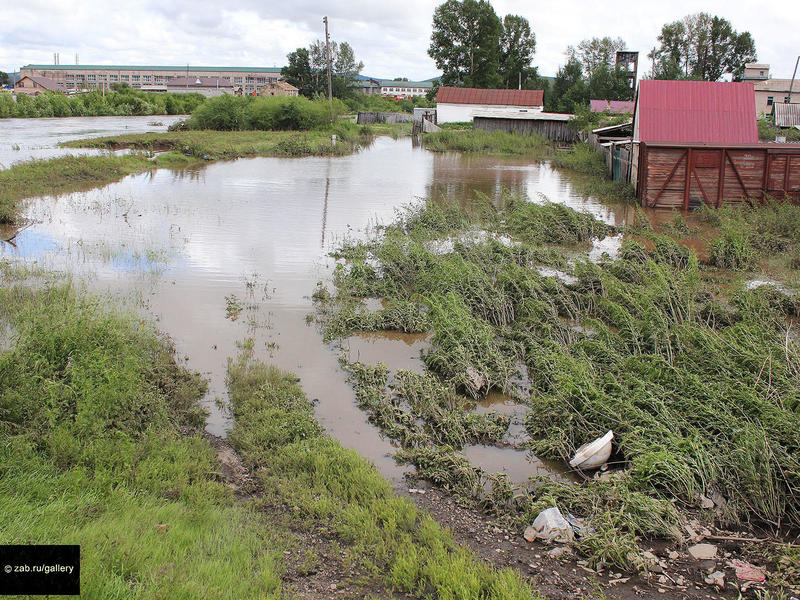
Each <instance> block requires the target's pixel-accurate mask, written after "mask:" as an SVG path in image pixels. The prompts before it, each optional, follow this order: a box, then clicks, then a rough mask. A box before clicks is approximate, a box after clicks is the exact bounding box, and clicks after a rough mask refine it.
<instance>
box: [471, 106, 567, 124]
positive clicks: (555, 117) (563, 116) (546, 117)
mask: <svg viewBox="0 0 800 600" xmlns="http://www.w3.org/2000/svg"><path fill="white" fill-rule="evenodd" d="M473 116H475V117H484V118H487V119H523V120H526V121H569V120H570V119H571V118H572V117H574V116H575V115H571V114H567V113H549V112H543V111H541V110H525V109H519V110H508V109H502V108H476V109H475V111H474V112H473Z"/></svg>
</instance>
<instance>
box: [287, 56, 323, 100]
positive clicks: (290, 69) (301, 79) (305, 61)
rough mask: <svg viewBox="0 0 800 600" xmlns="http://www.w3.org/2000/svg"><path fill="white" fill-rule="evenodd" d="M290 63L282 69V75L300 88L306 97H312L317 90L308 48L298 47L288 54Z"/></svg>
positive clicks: (300, 91)
mask: <svg viewBox="0 0 800 600" xmlns="http://www.w3.org/2000/svg"><path fill="white" fill-rule="evenodd" d="M286 59H287V62H288V64H287V65H286V66H285V67H283V68H282V69H281V77H283V78H284V79H285V80H286V81H287V82H288V83H290V84H292V85H293V86H294V87H296V88H297V89H298V90H299V93H300V94H301V95H303V96H305V97H306V98H311V97H312V96H313V95H314V93H315V92H316V91H317V90H316V89H315V88H314V76H313V73H312V71H311V58H310V56H309V53H308V50H306V49H305V48H298V49H297V50H295V51H294V52H290V53H289V54H288V55H287V56H286Z"/></svg>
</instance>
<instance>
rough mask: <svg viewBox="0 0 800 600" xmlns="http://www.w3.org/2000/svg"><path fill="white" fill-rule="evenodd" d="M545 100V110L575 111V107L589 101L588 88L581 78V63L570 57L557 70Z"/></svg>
mask: <svg viewBox="0 0 800 600" xmlns="http://www.w3.org/2000/svg"><path fill="white" fill-rule="evenodd" d="M549 96H550V97H549V98H548V100H547V110H552V111H556V112H569V113H571V112H575V109H576V107H578V106H580V105H582V104H588V102H589V88H588V86H587V85H586V82H585V81H584V80H583V65H581V63H580V61H578V60H577V59H575V58H574V57H573V58H570V59H569V60H568V61H567V64H566V65H564V66H563V67H561V68H560V69H559V70H558V74H557V75H556V78H555V80H554V81H553V85H552V88H551V92H550V94H549Z"/></svg>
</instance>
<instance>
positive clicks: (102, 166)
mask: <svg viewBox="0 0 800 600" xmlns="http://www.w3.org/2000/svg"><path fill="white" fill-rule="evenodd" d="M154 166H155V165H154V164H153V162H151V161H150V160H148V158H147V157H146V156H144V155H142V154H127V155H124V156H65V157H62V158H54V159H50V160H35V161H31V162H27V163H22V164H19V165H14V166H13V167H11V168H10V169H6V170H4V171H0V223H12V222H14V220H15V219H16V218H17V214H18V210H19V201H20V200H22V199H24V198H32V197H34V196H42V195H45V194H63V193H67V192H75V191H79V190H83V189H86V188H87V187H95V186H99V185H105V184H108V183H111V182H113V181H117V180H119V179H122V178H123V177H125V176H126V175H131V174H133V173H139V172H141V171H144V170H147V169H152V168H154Z"/></svg>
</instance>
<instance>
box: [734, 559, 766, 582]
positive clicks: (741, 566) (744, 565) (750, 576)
mask: <svg viewBox="0 0 800 600" xmlns="http://www.w3.org/2000/svg"><path fill="white" fill-rule="evenodd" d="M731 564H732V566H733V568H734V569H736V578H737V579H740V580H741V581H757V582H758V581H764V580H765V579H766V578H767V577H766V575H765V574H764V571H762V570H761V569H759V568H758V567H757V566H755V565H751V564H750V563H749V562H745V561H743V560H734V561H732V562H731Z"/></svg>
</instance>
